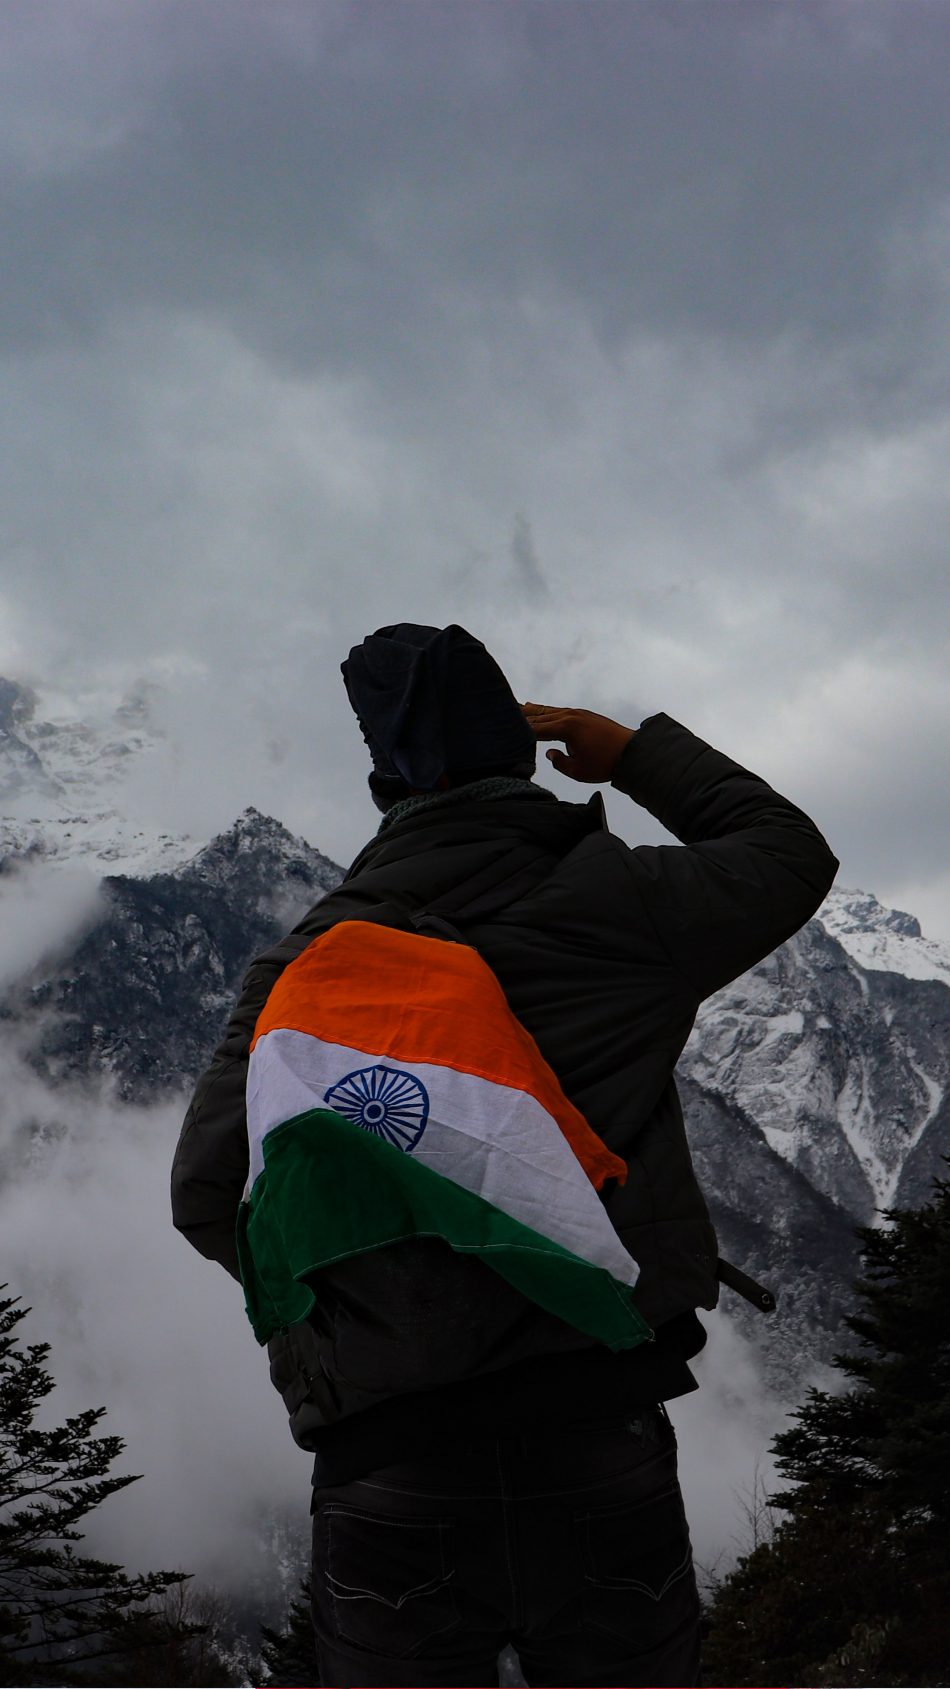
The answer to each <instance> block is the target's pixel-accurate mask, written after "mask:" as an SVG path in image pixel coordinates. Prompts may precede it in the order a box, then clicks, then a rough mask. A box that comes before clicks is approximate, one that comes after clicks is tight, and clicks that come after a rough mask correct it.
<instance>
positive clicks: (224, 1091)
mask: <svg viewBox="0 0 950 1689" xmlns="http://www.w3.org/2000/svg"><path fill="white" fill-rule="evenodd" d="M318 907H319V906H318ZM310 914H311V915H312V914H313V911H312V910H311V912H310ZM309 920H310V916H305V917H304V920H303V921H302V922H301V923H300V926H299V927H297V928H295V929H294V931H293V932H292V933H290V934H289V935H288V936H287V937H286V938H283V939H281V941H280V943H279V944H276V945H275V946H274V948H273V949H272V950H268V951H267V952H266V954H265V955H263V956H260V957H258V959H257V961H256V962H254V963H252V965H251V967H250V968H249V970H248V972H247V974H246V976H245V979H244V986H243V989H242V992H241V996H240V999H239V1000H238V1004H237V1007H236V1008H235V1010H234V1013H233V1014H232V1016H231V1019H230V1020H229V1022H228V1026H227V1031H226V1032H225V1035H224V1038H223V1039H222V1041H221V1043H220V1044H219V1045H218V1048H217V1050H216V1051H215V1053H214V1056H213V1057H212V1060H211V1065H210V1067H209V1068H208V1070H207V1072H206V1073H204V1074H203V1075H202V1077H201V1078H200V1079H199V1081H198V1084H197V1086H196V1088H195V1092H194V1096H193V1097H192V1099H191V1103H190V1105H189V1108H188V1112H187V1114H186V1115H185V1121H184V1125H183V1126H182V1129H181V1136H180V1137H179V1139H178V1148H177V1149H176V1151H175V1159H174V1162H173V1164H172V1219H173V1221H174V1224H175V1226H176V1227H177V1229H178V1230H179V1231H180V1232H183V1233H184V1235H185V1237H186V1238H187V1239H188V1242H189V1243H192V1244H194V1246H195V1248H196V1249H197V1250H199V1251H200V1252H201V1254H202V1255H206V1256H207V1257H208V1258H209V1260H212V1261H220V1263H221V1265H222V1266H223V1267H226V1268H227V1270H228V1272H229V1273H232V1274H233V1275H234V1277H235V1278H238V1279H239V1278H240V1276H241V1275H240V1271H239V1269H238V1257H237V1245H236V1243H235V1239H234V1230H235V1222H236V1220H237V1213H238V1208H239V1206H240V1202H241V1196H242V1194H243V1191H244V1186H245V1183H246V1181H247V1171H248V1148H247V1113H246V1108H245V1091H246V1086H247V1064H248V1052H249V1050H250V1045H251V1039H252V1037H253V1036H254V1028H255V1026H256V1024H257V1018H258V1016H259V1014H260V1012H261V1010H262V1008H263V1007H264V1004H265V1003H266V1001H267V998H268V995H269V993H270V990H271V987H272V986H273V984H274V982H275V980H276V979H277V977H278V975H279V974H280V973H281V972H282V971H283V969H284V968H285V967H286V966H287V964H288V962H292V961H293V960H294V958H295V957H296V956H299V955H300V953H301V951H302V950H305V949H306V947H307V945H308V944H309V943H310V939H311V936H312V933H311V932H310V931H309V930H306V929H308V923H309Z"/></svg>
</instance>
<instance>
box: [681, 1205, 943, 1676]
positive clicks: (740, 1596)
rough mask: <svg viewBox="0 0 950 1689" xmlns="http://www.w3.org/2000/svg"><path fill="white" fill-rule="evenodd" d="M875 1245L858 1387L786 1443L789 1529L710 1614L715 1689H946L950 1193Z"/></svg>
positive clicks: (863, 1282) (895, 1221)
mask: <svg viewBox="0 0 950 1689" xmlns="http://www.w3.org/2000/svg"><path fill="white" fill-rule="evenodd" d="M885 1220H886V1221H887V1222H888V1224H887V1226H886V1227H885V1228H884V1229H881V1230H876V1229H873V1230H872V1229H870V1228H867V1229H863V1230H862V1231H861V1232H859V1234H858V1235H859V1237H860V1238H861V1241H862V1251H863V1258H864V1276H863V1277H862V1279H860V1280H859V1282H858V1284H857V1286H856V1291H857V1293H858V1295H859V1296H860V1298H861V1301H862V1303H863V1308H862V1309H861V1310H860V1311H859V1312H857V1313H855V1314H853V1315H851V1316H850V1317H849V1318H848V1319H847V1322H846V1323H847V1325H848V1326H849V1328H850V1330H851V1331H852V1332H853V1333H854V1335H855V1337H857V1339H858V1340H859V1348H858V1349H857V1350H856V1351H855V1352H853V1353H849V1354H844V1355H838V1356H836V1358H835V1362H834V1364H835V1366H836V1367H837V1368H839V1370H840V1371H841V1372H842V1373H843V1375H844V1377H845V1378H846V1379H848V1380H851V1381H852V1387H851V1388H850V1389H847V1390H845V1391H844V1392H843V1393H842V1394H839V1395H832V1394H830V1393H828V1392H826V1391H821V1390H812V1391H810V1392H809V1396H808V1399H807V1401H806V1403H805V1405H804V1406H803V1407H802V1408H800V1409H799V1410H798V1413H797V1414H796V1415H795V1418H796V1419H797V1421H798V1423H797V1425H795V1426H793V1427H792V1428H791V1429H790V1430H788V1431H784V1432H782V1433H781V1434H780V1435H779V1436H777V1437H776V1439H775V1442H774V1445H773V1446H774V1452H775V1454H776V1458H777V1465H778V1468H779V1470H780V1472H781V1473H782V1474H783V1476H784V1477H785V1478H787V1479H789V1480H791V1481H792V1483H793V1484H794V1486H795V1487H794V1488H791V1489H788V1490H785V1491H784V1492H782V1493H781V1494H779V1495H776V1496H775V1497H773V1498H772V1499H773V1505H774V1506H775V1507H777V1508H780V1509H782V1510H783V1512H784V1514H785V1515H786V1517H785V1518H784V1519H783V1521H782V1523H781V1524H780V1525H779V1526H778V1528H777V1530H776V1532H775V1535H774V1537H773V1539H772V1541H771V1542H770V1543H765V1544H762V1545H761V1546H759V1547H758V1548H756V1549H755V1550H754V1552H752V1553H751V1554H748V1555H746V1556H745V1557H743V1558H742V1559H740V1561H739V1563H738V1565H737V1567H736V1570H735V1572H734V1573H733V1574H732V1575H731V1576H730V1577H729V1578H727V1579H726V1580H725V1581H724V1582H723V1583H722V1584H721V1585H720V1587H719V1589H718V1591H717V1593H716V1596H715V1598H714V1600H713V1603H712V1606H711V1608H710V1613H709V1618H710V1621H711V1631H710V1637H709V1641H708V1644H707V1649H706V1656H705V1660H704V1671H705V1675H706V1680H707V1681H708V1682H713V1683H730V1684H735V1685H742V1684H783V1683H809V1684H814V1685H824V1684H848V1685H862V1684H881V1683H887V1684H891V1685H901V1684H919V1685H925V1684H943V1683H946V1682H947V1668H948V1662H950V1557H948V1554H947V1542H948V1540H950V1534H948V1526H950V1182H947V1181H938V1182H937V1183H936V1185H935V1188H934V1196H933V1199H932V1201H931V1202H929V1203H927V1204H925V1205H924V1206H923V1207H921V1208H919V1209H895V1210H891V1211H889V1212H887V1213H886V1214H885Z"/></svg>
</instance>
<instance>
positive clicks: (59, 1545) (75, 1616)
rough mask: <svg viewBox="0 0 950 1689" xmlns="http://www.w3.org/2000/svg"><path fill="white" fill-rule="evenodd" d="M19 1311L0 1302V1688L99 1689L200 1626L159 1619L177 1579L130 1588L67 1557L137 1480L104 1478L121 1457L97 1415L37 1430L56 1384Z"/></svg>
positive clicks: (172, 1575) (118, 1575)
mask: <svg viewBox="0 0 950 1689" xmlns="http://www.w3.org/2000/svg"><path fill="white" fill-rule="evenodd" d="M5 1288H6V1287H5V1286H0V1290H3V1289H5ZM17 1300H18V1299H16V1298H9V1297H6V1298H4V1297H0V1682H5V1683H21V1684H22V1683H44V1682H47V1683H48V1682H51V1681H52V1682H55V1683H57V1684H69V1683H81V1682H83V1681H94V1682H96V1683H100V1684H102V1683H107V1682H108V1681H109V1680H110V1672H111V1670H113V1669H116V1668H117V1662H118V1661H119V1660H120V1659H123V1658H124V1659H125V1660H126V1661H128V1659H129V1658H130V1657H131V1656H133V1655H135V1656H141V1655H142V1653H143V1651H147V1650H148V1649H150V1648H153V1647H167V1646H168V1644H169V1642H170V1641H178V1642H182V1641H185V1640H187V1639H188V1638H189V1637H191V1636H195V1635H197V1634H198V1633H200V1631H201V1629H202V1626H201V1625H199V1624H195V1623H192V1622H191V1621H189V1620H187V1619H185V1620H183V1621H179V1620H177V1619H176V1618H175V1617H174V1615H169V1614H168V1613H167V1612H166V1611H165V1610H164V1605H163V1598H164V1597H165V1596H166V1595H167V1593H168V1592H169V1591H170V1590H172V1589H174V1588H175V1587H176V1586H179V1585H181V1584H182V1583H184V1581H185V1574H184V1573H181V1572H149V1573H146V1574H144V1575H141V1576H129V1575H128V1574H127V1573H126V1572H124V1571H123V1570H122V1568H121V1567H120V1566H117V1565H112V1564H110V1563H109V1562H107V1561H102V1560H95V1559H91V1558H89V1557H87V1556H85V1555H81V1554H77V1553H76V1552H75V1549H74V1547H73V1544H74V1543H77V1542H79V1541H81V1540H82V1535H83V1533H82V1531H81V1530H79V1529H78V1526H79V1525H80V1523H81V1521H82V1520H83V1519H84V1518H85V1517H86V1515H87V1514H88V1513H90V1512H91V1511H92V1510H93V1509H94V1508H96V1507H99V1506H100V1505H101V1504H102V1502H104V1501H106V1500H108V1498H109V1496H111V1495H115V1494H116V1492H117V1491H118V1490H122V1489H124V1488H125V1487H126V1485H127V1484H131V1483H134V1482H135V1478H134V1477H133V1476H128V1477H122V1478H113V1477H109V1476H107V1474H108V1472H109V1468H110V1467H111V1465H112V1463H113V1461H114V1460H115V1459H116V1458H117V1457H118V1455H119V1454H120V1453H121V1451H122V1448H123V1446H124V1445H123V1443H122V1439H121V1438H120V1437H97V1436H95V1435H94V1432H95V1428H96V1426H97V1425H98V1423H99V1421H100V1419H101V1418H102V1416H103V1414H104V1413H105V1409H104V1408H94V1409H90V1410H88V1411H86V1412H84V1413H79V1414H75V1415H73V1416H72V1417H71V1418H69V1419H66V1420H65V1421H64V1422H63V1424H62V1425H58V1426H56V1427H55V1428H54V1429H53V1430H51V1431H41V1430H38V1429H37V1428H36V1426H35V1425H34V1419H35V1416H36V1410H37V1408H38V1406H39V1404H40V1403H41V1402H42V1401H43V1400H44V1399H45V1397H47V1396H48V1395H49V1393H50V1391H51V1390H52V1389H53V1387H54V1380H53V1378H52V1376H51V1374H50V1373H49V1372H48V1371H47V1370H46V1367H45V1365H44V1363H45V1361H46V1358H47V1356H48V1354H49V1344H48V1343H34V1344H31V1345H30V1346H29V1347H27V1348H22V1347H20V1344H19V1341H18V1338H19V1332H18V1327H19V1325H20V1323H21V1321H22V1320H24V1319H25V1318H26V1315H27V1314H28V1312H29V1309H26V1308H20V1307H18V1306H17ZM51 1674H52V1675H51ZM132 1680H133V1679H132V1678H131V1677H130V1676H128V1675H126V1676H123V1677H122V1678H121V1681H123V1682H126V1683H128V1682H131V1681H132ZM113 1681H119V1679H113ZM166 1681H167V1680H166Z"/></svg>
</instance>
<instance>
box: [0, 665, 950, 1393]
mask: <svg viewBox="0 0 950 1689" xmlns="http://www.w3.org/2000/svg"><path fill="white" fill-rule="evenodd" d="M153 748H154V733H153V730H152V729H151V728H150V725H149V722H148V714H147V700H145V699H144V698H142V697H141V696H140V697H139V699H138V700H137V701H136V700H134V699H133V700H132V701H130V702H128V703H127V704H126V705H125V706H123V707H122V708H121V709H120V710H119V711H118V712H117V713H116V714H114V715H113V716H112V718H111V720H109V721H107V722H106V723H105V724H101V723H100V724H99V725H98V726H95V725H94V726H90V725H89V724H87V723H83V722H81V721H79V720H78V719H70V718H69V717H68V715H64V716H62V717H60V718H58V719H54V720H52V721H46V720H42V719H38V711H37V707H36V702H35V699H34V698H33V697H32V695H31V694H30V693H29V691H28V690H27V689H25V688H23V687H17V686H15V685H13V684H11V683H9V682H0V780H2V782H3V789H4V790H5V791H6V793H7V796H6V798H5V800H4V805H3V807H4V810H5V812H6V815H7V819H6V820H5V821H4V822H3V828H4V831H3V833H2V835H0V838H2V842H3V849H4V854H5V862H4V864H3V865H4V866H5V867H6V868H7V870H8V871H10V870H11V869H13V870H14V871H15V869H16V867H17V865H18V864H20V863H22V862H23V861H24V859H28V860H30V861H32V862H34V863H36V862H37V861H42V862H45V863H47V864H48V868H49V872H50V873H54V872H55V871H56V868H57V866H58V865H61V864H62V863H64V862H68V861H71V860H73V859H74V858H75V857H76V856H77V855H78V856H80V857H81V858H82V859H83V860H84V861H86V862H87V863H89V862H99V863H100V865H101V867H102V868H103V869H112V870H113V871H112V872H108V873H107V874H106V875H105V877H104V878H103V881H102V889H101V904H100V908H99V910H98V912H97V913H96V914H95V915H94V917H93V918H92V919H91V920H88V921H87V922H86V924H85V926H84V928H83V931H82V934H81V935H80V936H79V937H78V938H77V939H75V940H74V941H72V942H70V943H67V944H64V945H63V946H61V948H60V951H59V953H58V954H56V955H54V956H53V958H52V960H47V961H45V962H44V963H43V964H42V965H38V966H37V967H35V968H34V969H32V970H30V971H28V972H27V973H26V974H25V975H24V977H22V978H20V979H19V980H18V981H17V982H16V983H15V985H14V987H13V988H12V989H11V990H10V991H9V992H8V994H7V996H6V999H5V1001H4V1003H3V1005H2V1008H0V1014H2V1015H3V1017H4V1018H5V1019H6V1020H7V1022H8V1024H9V1023H10V1022H15V1023H17V1024H18V1025H19V1026H20V1027H21V1028H22V1031H23V1033H24V1035H25V1038H26V1039H28V1041H29V1045H30V1060H31V1062H32V1065H33V1068H34V1070H35V1071H38V1072H39V1073H40V1074H42V1075H43V1076H44V1078H45V1079H46V1080H47V1081H48V1082H50V1083H51V1084H53V1085H58V1084H60V1083H62V1082H64V1081H77V1080H78V1081H81V1082H88V1081H94V1080H95V1079H96V1078H101V1077H102V1076H106V1077H107V1078H108V1080H109V1083H110V1086H111V1087H112V1088H113V1089H114V1091H115V1092H116V1093H117V1095H118V1096H119V1097H120V1098H123V1099H125V1100H127V1101H129V1102H146V1101H149V1100H151V1099H152V1098H154V1097H156V1096H157V1095H160V1094H162V1093H163V1092H164V1093H167V1092H168V1091H169V1090H170V1089H181V1088H185V1087H186V1086H187V1085H188V1083H189V1082H190V1081H191V1080H192V1079H193V1077H194V1076H195V1074H196V1073H197V1072H198V1071H200V1069H201V1067H202V1066H203V1065H204V1063H205V1061H206V1059H207V1056H208V1054H209V1052H210V1050H211V1049H212V1048H213V1046H214V1044H215V1042H216V1041H217V1039H218V1037H219V1035H220V1031H221V1028H222V1025H223V1022H224V1020H225V1018H226V1016H227V1012H228V1009H229V1006H230V1004H231V1002H232V1001H233V998H234V996H235V993H236V991H237V990H238V988H239V985H240V980H241V976H242V974H243V971H244V969H245V967H246V965H247V962H248V961H249V959H250V958H251V957H252V956H253V955H255V954H257V953H259V952H260V951H261V950H262V949H263V948H265V947H266V946H267V945H268V944H270V943H272V942H273V941H274V940H275V939H276V938H277V937H278V936H280V934H281V933H282V932H283V931H286V930H287V928H288V927H290V926H291V925H293V923H294V921H295V920H296V919H297V918H298V917H299V915H300V914H301V913H302V912H303V911H304V909H306V908H307V907H308V906H309V905H310V904H311V903H312V902H313V901H314V900H315V899H316V898H317V897H319V896H320V895H321V894H322V893H323V892H324V891H326V890H327V889H329V888H331V887H332V886H333V885H335V884H336V883H337V882H338V880H339V879H340V877H341V875H342V870H341V869H340V868H339V867H338V866H337V865H336V864H335V863H333V862H331V861H329V860H328V859H327V858H326V857H324V856H322V855H321V853H320V852H319V851H318V850H315V849H314V848H313V847H312V846H311V845H309V844H308V843H307V842H306V841H304V840H302V839H297V838H293V837H292V836H291V835H290V834H289V833H288V832H287V831H286V830H285V829H284V828H283V827H282V826H281V825H280V823H279V822H278V821H276V820H274V819H272V818H269V817H267V816H264V815H261V814H259V813H258V812H257V811H256V810H253V809H252V810H248V811H246V812H245V814H244V815H242V816H241V817H240V818H239V819H238V821H236V822H235V823H234V825H233V826H232V827H231V828H229V829H228V830H227V831H226V832H224V833H223V834H221V835H220V836H219V837H218V838H216V839H213V840H212V841H211V842H210V844H207V845H206V846H204V848H202V849H199V850H196V849H195V846H194V843H193V842H189V841H187V840H182V839H172V838H171V837H169V836H163V837H162V838H158V839H155V838H149V837H148V836H146V835H145V834H144V833H143V832H141V830H137V829H135V828H134V827H132V826H130V825H129V824H128V822H127V821H126V820H125V819H124V817H123V815H122V813H121V809H120V800H121V794H122V783H123V771H124V769H125V767H126V766H127V763H128V759H129V758H133V759H134V758H140V757H141V758H144V757H147V756H148V755H149V754H150V753H151V751H152V750H153ZM83 804H86V805H87V806H88V807H87V808H86V809H83V807H82V806H83ZM116 868H119V869H121V872H118V873H117V872H115V871H114V870H115V869H116ZM156 869H157V870H158V871H156ZM680 1076H681V1087H682V1092H683V1100H684V1106H685V1110H686V1116H687V1124H688V1128H689V1132H690V1138H691V1142H692V1145H693V1152H694V1156H695V1159H696V1162H697V1167H698V1169H699V1172H700V1175H701V1178H702V1180H703V1184H704V1187H705V1189H706V1191H707V1194H708V1197H709V1202H710V1207H711V1209H712V1212H713V1217H714V1219H715V1221H716V1223H717V1226H718V1229H719V1231H720V1236H721V1239H722V1247H723V1252H724V1254H726V1255H727V1256H728V1257H729V1258H730V1259H731V1260H733V1261H734V1262H735V1263H736V1264H737V1265H739V1266H741V1267H744V1268H745V1269H746V1270H747V1271H749V1272H751V1273H752V1274H753V1275H754V1276H756V1277H759V1278H762V1279H763V1280H764V1281H765V1282H766V1283H768V1284H769V1285H770V1286H771V1287H772V1288H773V1289H775V1291H776V1292H777V1294H778V1295H779V1299H780V1311H779V1314H778V1315H777V1316H776V1317H775V1318H774V1319H772V1320H770V1321H765V1320H763V1319H762V1318H761V1316H758V1315H755V1314H751V1312H750V1311H748V1310H746V1309H745V1307H744V1305H743V1306H739V1305H738V1304H737V1303H736V1301H735V1299H730V1303H729V1306H730V1308H731V1309H732V1310H734V1311H735V1312H736V1314H737V1317H739V1318H740V1320H741V1323H742V1324H743V1325H744V1327H745V1328H746V1330H747V1331H748V1332H749V1333H750V1335H751V1336H752V1337H753V1340H754V1341H755V1342H756V1344H757V1345H758V1346H759V1347H760V1349H761V1351H762V1353H763V1355H764V1357H765V1361H766V1365H767V1368H768V1370H769V1373H770V1376H772V1379H773V1382H777V1383H779V1384H780V1383H781V1381H782V1378H783V1377H785V1378H788V1377H790V1376H793V1375H795V1374H796V1373H797V1376H799V1377H800V1376H801V1369H802V1366H804V1367H805V1368H806V1370H807V1367H808V1365H809V1364H810V1363H813V1362H814V1359H815V1358H816V1356H827V1355H828V1354H829V1353H830V1352H831V1351H832V1350H833V1349H834V1348H835V1347H838V1346H840V1343H841V1338H842V1331H841V1323H840V1322H841V1314H842V1311H843V1309H845V1308H846V1307H847V1306H848V1305H850V1302H851V1292H850V1283H851V1280H852V1279H853V1277H854V1275H855V1269H856V1265H857V1246H856V1240H855V1234H854V1228H855V1227H856V1226H857V1225H862V1224H871V1223H875V1222H876V1219H877V1215H878V1211H879V1210H880V1209H882V1208H885V1207H887V1206H888V1205H894V1204H906V1205H912V1204H915V1203H918V1202H920V1201H921V1200H923V1199H925V1198H926V1196H927V1194H928V1190H929V1187H930V1182H931V1180H932V1178H933V1176H934V1175H935V1174H939V1173H943V1172H944V1171H945V1163H944V1162H943V1160H942V1156H943V1155H944V1154H945V1153H946V1152H947V1151H948V1149H950V948H948V947H945V946H941V945H938V944H934V943H931V942H929V941H928V940H927V939H925V938H923V937H922V935H921V933H920V928H919V925H918V923H917V922H916V921H915V920H914V918H913V916H911V915H907V914H904V913H901V912H899V911H895V910H888V909H885V908H883V907H882V906H881V905H880V904H879V903H878V902H877V901H876V899H875V898H873V897H872V896H870V895H869V894H867V893H864V892H859V891H843V890H835V891H833V892H832V893H831V895H830V897H829V898H828V900H827V902H826V903H825V905H824V907H823V908H822V910H821V911H820V912H819V915H818V916H817V917H816V918H815V919H814V920H812V921H810V922H809V923H808V925H807V926H806V927H805V928H804V929H803V930H802V931H801V932H800V933H799V934H797V935H796V937H794V938H793V939H791V940H790V941H789V942H788V943H787V944H785V945H783V946H782V947H781V948H780V949H779V950H778V951H776V952H775V953H774V954H773V955H771V956H769V957H768V958H766V960H765V961H763V962H761V963H760V964H759V965H758V966H757V967H755V968H753V969H751V970H750V972H749V973H747V974H745V975H744V976H743V977H742V978H741V979H739V980H736V981H735V982H734V983H733V984H732V985H730V986H728V987H726V989H725V990H723V991H721V992H719V993H718V994H717V995H716V996H715V997H713V998H711V999H710V1000H709V1001H708V1002H707V1003H705V1004H704V1005H703V1007H702V1010H701V1013H700V1016H699V1019H698V1021H697V1025H696V1028H695V1031H694V1033H693V1036H692V1037H691V1039H690V1041H689V1043H688V1045H687V1047H686V1050H685V1051H684V1054H683V1057H682V1059H681V1063H680Z"/></svg>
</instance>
